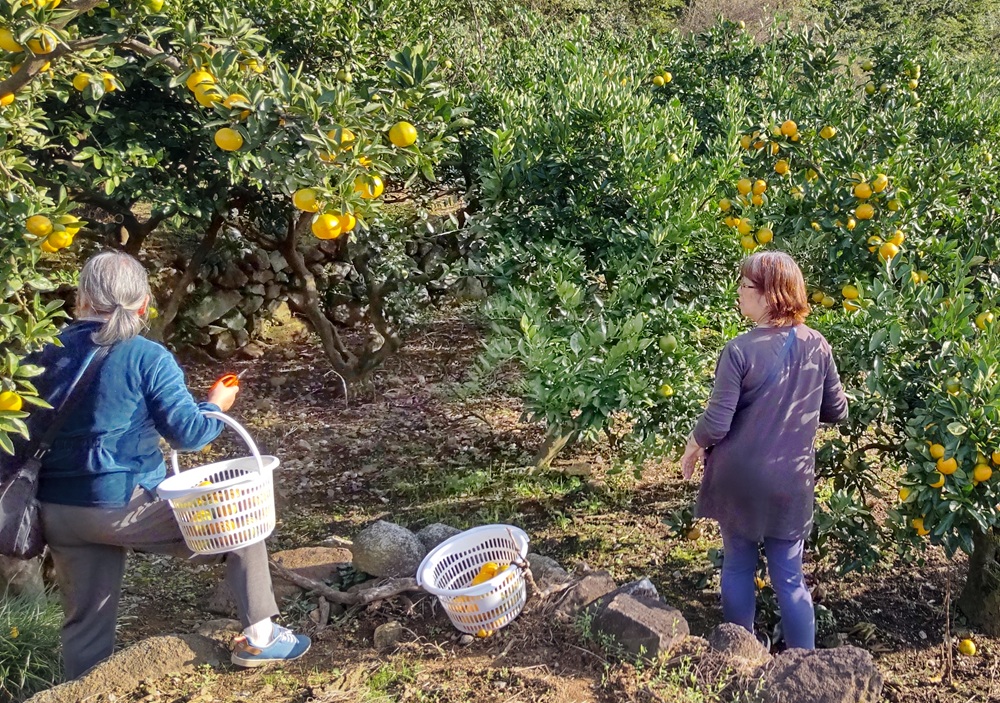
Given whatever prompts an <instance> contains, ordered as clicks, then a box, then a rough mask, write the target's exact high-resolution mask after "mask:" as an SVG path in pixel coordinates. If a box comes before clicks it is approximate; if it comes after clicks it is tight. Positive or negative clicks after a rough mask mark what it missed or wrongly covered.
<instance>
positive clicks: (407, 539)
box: [351, 520, 427, 577]
mask: <svg viewBox="0 0 1000 703" xmlns="http://www.w3.org/2000/svg"><path fill="white" fill-rule="evenodd" d="M351 551H352V553H353V554H354V568H355V569H357V570H358V571H363V572H364V573H366V574H371V575H372V576H391V577H405V576H413V575H414V574H416V573H417V567H418V566H420V562H421V561H422V560H423V558H424V557H425V556H426V555H427V547H425V546H424V543H423V542H421V541H420V540H419V539H417V536H416V535H415V534H413V533H412V532H410V531H409V530H408V529H406V528H405V527H400V526H399V525H395V524H393V523H391V522H385V521H384V520H379V521H378V522H375V523H373V524H371V525H369V526H368V527H366V528H365V529H363V530H362V531H361V532H359V533H358V536H357V537H355V538H354V546H353V547H352V548H351Z"/></svg>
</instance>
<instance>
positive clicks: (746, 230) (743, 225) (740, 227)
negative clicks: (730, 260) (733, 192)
mask: <svg viewBox="0 0 1000 703" xmlns="http://www.w3.org/2000/svg"><path fill="white" fill-rule="evenodd" d="M751 229H753V226H752V225H751V224H750V220H748V219H747V218H745V217H744V218H742V219H741V220H740V221H739V223H738V224H737V225H736V231H737V232H739V233H740V234H742V235H747V234H750V230H751Z"/></svg>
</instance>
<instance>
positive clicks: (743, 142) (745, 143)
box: [740, 134, 753, 149]
mask: <svg viewBox="0 0 1000 703" xmlns="http://www.w3.org/2000/svg"><path fill="white" fill-rule="evenodd" d="M740 146H741V147H743V148H744V149H749V148H750V147H751V146H753V138H752V137H751V136H750V135H749V134H744V135H743V136H742V137H740Z"/></svg>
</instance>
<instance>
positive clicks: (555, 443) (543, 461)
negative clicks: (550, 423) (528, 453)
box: [535, 427, 576, 469]
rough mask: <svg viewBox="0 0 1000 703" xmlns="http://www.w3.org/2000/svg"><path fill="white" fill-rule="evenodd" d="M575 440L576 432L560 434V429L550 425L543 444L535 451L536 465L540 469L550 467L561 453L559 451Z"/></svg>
mask: <svg viewBox="0 0 1000 703" xmlns="http://www.w3.org/2000/svg"><path fill="white" fill-rule="evenodd" d="M575 441H576V432H568V433H566V434H559V432H558V431H556V430H555V429H553V428H551V427H550V428H549V429H548V431H547V432H546V433H545V441H544V442H542V446H541V447H539V448H538V451H537V452H535V467H536V468H539V469H547V468H549V467H550V466H551V465H552V461H553V460H554V459H555V458H556V457H557V456H558V455H559V452H561V451H562V450H563V449H565V448H566V447H567V446H570V445H572V444H573V443H574V442H575Z"/></svg>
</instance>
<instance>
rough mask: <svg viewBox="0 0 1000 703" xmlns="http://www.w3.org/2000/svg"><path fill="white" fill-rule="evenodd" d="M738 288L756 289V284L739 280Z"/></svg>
mask: <svg viewBox="0 0 1000 703" xmlns="http://www.w3.org/2000/svg"><path fill="white" fill-rule="evenodd" d="M740 288H746V289H747V290H756V289H757V286H755V285H754V284H753V283H747V282H746V281H740Z"/></svg>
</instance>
